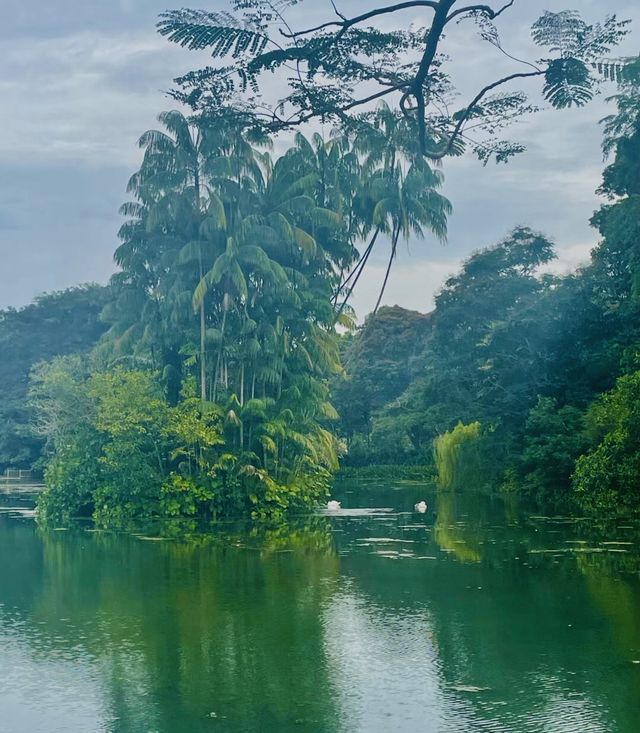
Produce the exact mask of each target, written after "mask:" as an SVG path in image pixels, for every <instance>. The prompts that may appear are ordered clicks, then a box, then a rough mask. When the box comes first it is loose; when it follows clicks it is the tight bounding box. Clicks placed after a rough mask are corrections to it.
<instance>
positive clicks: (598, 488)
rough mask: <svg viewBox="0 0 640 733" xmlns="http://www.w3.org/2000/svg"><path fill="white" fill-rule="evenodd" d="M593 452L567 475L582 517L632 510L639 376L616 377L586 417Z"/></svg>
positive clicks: (636, 488)
mask: <svg viewBox="0 0 640 733" xmlns="http://www.w3.org/2000/svg"><path fill="white" fill-rule="evenodd" d="M587 432H588V434H589V435H590V437H591V439H592V440H593V442H594V443H595V447H594V448H593V449H592V450H591V451H589V452H588V453H586V454H585V455H583V456H581V457H580V458H579V459H578V461H577V463H576V470H575V473H574V475H573V488H574V491H575V492H576V495H577V498H578V501H579V502H580V504H581V505H582V506H583V507H584V508H585V509H587V510H588V511H598V512H600V511H606V512H626V511H633V512H636V511H637V510H638V499H639V498H640V371H638V372H635V373H634V374H630V375H627V376H624V377H620V379H618V382H617V384H616V387H615V389H613V390H611V391H610V392H607V393H606V394H604V395H602V396H601V397H599V398H598V399H597V400H596V401H595V402H594V403H593V405H592V406H591V408H590V409H589V412H588V414H587Z"/></svg>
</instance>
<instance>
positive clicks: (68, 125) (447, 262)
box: [0, 0, 640, 314]
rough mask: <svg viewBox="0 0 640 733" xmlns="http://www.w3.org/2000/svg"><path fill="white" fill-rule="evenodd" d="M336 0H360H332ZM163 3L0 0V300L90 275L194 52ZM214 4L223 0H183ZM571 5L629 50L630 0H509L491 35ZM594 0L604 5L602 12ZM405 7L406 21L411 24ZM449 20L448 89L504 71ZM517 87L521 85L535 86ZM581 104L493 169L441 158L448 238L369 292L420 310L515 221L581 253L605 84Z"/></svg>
mask: <svg viewBox="0 0 640 733" xmlns="http://www.w3.org/2000/svg"><path fill="white" fill-rule="evenodd" d="M325 4H326V6H327V7H328V8H329V9H330V3H329V0H326V3H325V0H306V1H305V2H304V3H302V4H301V6H299V10H298V11H297V12H298V13H303V14H304V17H305V19H309V18H310V16H312V15H317V14H318V13H319V12H320V11H321V10H323V9H324V6H325ZM337 4H338V6H339V7H340V8H341V9H342V10H343V11H344V12H352V11H353V10H358V9H359V8H362V7H368V6H370V4H371V3H369V2H366V1H365V0H342V1H341V2H338V3H337ZM181 5H190V3H189V2H187V0H180V2H179V3H175V4H172V3H171V2H170V0H109V1H108V2H105V1H104V0H26V1H25V0H0V10H1V11H2V12H1V14H0V19H1V21H2V22H1V23H0V99H2V104H1V105H0V262H1V263H2V264H1V265H0V308H2V307H6V306H9V305H13V306H20V305H24V304H25V303H27V302H29V301H30V300H31V299H32V298H33V296H34V295H36V294H38V293H40V292H43V291H51V290H56V289H60V288H64V287H68V286H70V285H74V284H77V283H80V282H89V281H95V282H106V281H107V279H108V277H109V275H110V274H111V273H112V272H113V264H112V253H113V250H114V249H115V247H116V245H117V239H116V232H117V230H118V227H119V225H120V218H119V215H118V207H119V205H120V204H121V203H122V202H123V201H124V200H125V199H126V193H125V186H126V182H127V180H128V178H129V176H130V174H131V173H132V172H133V171H134V170H135V168H136V166H137V164H138V163H139V160H140V153H139V151H138V149H137V147H136V140H137V138H138V136H139V135H140V133H141V132H142V131H144V130H146V129H148V128H150V127H153V126H155V118H156V115H157V113H158V112H160V111H161V110H163V109H167V108H170V107H172V106H174V105H173V103H172V102H171V101H170V100H168V99H167V98H166V96H165V93H164V91H165V90H166V89H168V88H169V87H170V86H171V79H172V78H173V77H175V76H177V75H179V74H180V73H183V72H185V71H187V70H190V69H192V68H195V67H197V66H199V65H202V64H204V63H206V58H203V57H202V56H199V57H198V56H196V55H194V54H192V53H190V52H187V51H184V50H182V49H180V48H177V47H175V46H173V45H172V44H169V43H167V42H166V41H165V40H163V39H162V38H160V37H159V36H158V35H156V33H155V31H154V25H155V21H156V17H157V15H158V13H159V12H161V11H163V10H165V9H167V8H173V7H179V6H181ZM191 5H192V6H194V7H204V8H206V9H209V10H212V9H216V10H222V9H225V8H227V7H228V5H227V2H226V0H209V2H206V0H204V1H203V0H196V2H194V3H192V4H191ZM568 7H569V8H571V9H577V10H579V11H581V12H582V14H583V16H584V17H585V19H587V20H588V21H596V20H598V19H602V15H603V12H609V13H612V12H615V13H617V14H618V16H619V17H623V18H631V19H633V20H634V21H635V23H634V26H633V30H632V33H631V35H630V37H629V38H628V39H627V40H626V41H625V44H624V46H623V48H622V49H621V51H620V53H623V54H626V55H631V54H635V53H638V51H640V11H639V9H638V7H637V2H636V0H608V1H607V2H606V3H603V2H602V1H601V0H516V2H515V5H514V8H513V9H512V10H511V11H510V12H509V13H507V14H505V15H503V16H502V22H501V25H500V27H501V30H502V35H503V40H504V41H505V46H506V48H507V49H508V50H509V51H510V52H511V53H513V54H515V55H525V56H528V57H529V58H535V56H536V55H537V54H536V51H535V49H532V47H531V43H530V40H529V28H530V25H531V22H532V21H533V20H535V18H536V17H538V15H540V13H541V12H542V11H544V10H547V9H548V10H552V11H558V10H562V9H566V8H568ZM603 7H604V8H605V10H603ZM427 17H428V16H424V17H421V15H420V14H419V13H416V14H415V15H414V16H411V17H408V20H409V21H414V22H416V23H421V21H422V23H424V22H425V21H426V19H427ZM472 34H473V27H472V26H470V25H469V26H467V27H463V26H457V27H455V28H454V29H453V30H452V31H451V32H450V34H449V37H448V38H447V46H446V50H447V51H448V52H449V53H450V55H451V56H452V58H453V59H454V68H453V71H454V76H455V78H456V80H457V81H458V83H459V85H460V88H461V89H462V90H463V91H472V90H473V88H474V84H475V83H476V81H477V82H482V81H483V80H484V81H485V82H486V81H487V80H491V79H492V78H493V77H495V76H497V75H501V73H502V72H503V71H505V70H506V72H507V73H508V72H509V71H511V70H512V69H513V67H512V66H509V65H508V64H507V65H506V66H505V59H504V58H502V57H500V56H499V55H498V54H497V52H495V51H494V50H492V49H490V48H484V47H482V46H481V45H480V44H478V43H476V42H475V41H474V40H473V37H472ZM533 84H535V82H533V83H532V86H531V87H530V88H529V90H527V91H531V92H532V93H535V87H534V86H533ZM612 91H613V90H612V89H607V88H605V89H603V93H602V95H601V96H600V97H599V98H598V99H596V101H595V102H593V103H592V104H591V105H590V106H589V107H587V108H586V109H582V110H577V111H576V110H568V111H565V112H555V111H545V112H542V113H540V114H538V115H536V116H535V117H533V118H530V119H528V120H527V121H524V122H522V123H521V124H519V125H518V126H517V127H516V128H515V129H514V130H512V131H511V132H510V136H511V137H514V138H517V139H518V140H519V141H521V142H524V143H525V144H526V145H527V148H528V150H527V152H526V153H525V154H523V155H521V156H519V157H518V158H516V159H515V160H513V161H512V162H511V163H509V164H508V165H507V166H494V165H491V166H488V167H486V168H483V167H481V166H480V165H479V164H478V163H477V162H475V161H474V160H472V159H466V158H465V159H459V160H455V161H447V162H446V164H445V167H444V173H445V177H446V185H445V193H446V194H447V195H448V196H449V198H450V199H451V200H452V202H453V205H454V209H455V213H454V215H453V217H452V218H451V221H450V226H449V238H448V242H447V244H446V245H444V246H442V245H440V244H438V243H436V242H435V241H431V240H430V239H426V240H425V241H415V242H411V243H410V244H409V246H408V247H405V248H404V249H403V251H402V252H401V255H400V257H399V260H398V263H397V265H396V267H395V270H394V271H393V274H392V277H391V280H390V283H389V287H388V290H387V295H386V297H385V301H386V302H387V303H390V304H391V303H398V304H400V305H403V306H405V307H408V308H415V309H417V310H423V311H424V310H428V309H429V308H430V307H431V305H432V299H433V294H434V292H435V291H437V289H438V287H439V286H440V285H441V284H442V282H443V281H444V279H445V278H446V277H447V275H449V274H451V273H452V272H454V271H455V270H456V268H457V266H458V264H459V263H460V261H461V259H463V258H464V257H465V256H467V255H468V254H469V253H470V252H471V251H473V250H474V249H477V248H478V247H481V246H484V245H487V244H490V243H492V242H495V241H497V240H498V239H500V238H501V237H503V236H504V235H505V234H506V232H507V231H508V230H509V229H510V228H512V227H513V226H515V225H517V224H528V225H530V226H532V227H534V228H536V229H540V230H543V231H544V232H546V233H547V234H548V235H549V236H551V237H552V238H553V239H554V240H555V241H556V242H557V246H558V254H559V259H558V262H557V263H556V264H555V265H554V267H555V268H556V270H558V271H565V270H568V269H569V268H571V267H574V266H575V265H576V264H578V263H579V262H581V261H584V259H585V258H587V257H588V253H589V249H590V248H591V247H592V246H593V244H594V243H595V239H596V238H595V233H594V232H593V231H592V230H591V229H590V227H589V225H588V219H589V217H590V215H591V213H592V212H593V210H594V209H595V208H596V207H597V206H598V198H597V197H596V195H595V193H594V190H595V189H596V187H597V186H598V182H599V177H600V172H601V170H602V166H603V162H602V155H601V152H600V131H599V128H598V124H597V123H598V120H599V119H600V118H602V117H603V116H604V115H605V114H607V111H608V107H607V105H606V103H605V100H604V98H605V96H606V95H607V94H608V93H612ZM379 257H380V259H379V260H378V261H375V262H373V263H372V266H371V267H370V269H369V271H368V273H367V278H366V281H365V282H364V283H363V284H362V287H361V288H360V290H359V292H358V293H357V298H356V301H355V304H356V307H357V310H358V312H359V313H360V314H364V313H366V311H367V310H368V309H370V308H371V307H372V305H373V303H374V302H375V298H376V295H377V291H378V289H379V286H380V282H381V280H382V277H383V271H384V262H383V256H382V253H381V254H380V255H379Z"/></svg>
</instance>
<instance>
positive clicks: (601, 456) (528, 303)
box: [336, 61, 640, 511]
mask: <svg viewBox="0 0 640 733" xmlns="http://www.w3.org/2000/svg"><path fill="white" fill-rule="evenodd" d="M639 92H640V62H638V61H636V62H634V63H631V64H629V65H628V66H627V67H626V68H625V73H624V76H623V81H622V83H621V90H620V94H619V95H618V96H617V97H616V101H617V105H618V114H616V115H613V116H611V117H610V118H608V119H607V121H606V137H605V149H606V150H608V151H610V152H613V153H614V159H613V161H612V163H611V164H610V165H609V166H608V167H607V168H606V170H605V172H604V178H603V184H602V188H601V191H602V192H603V193H604V194H605V195H607V196H608V197H609V198H610V203H607V204H606V205H604V206H602V207H601V208H600V210H599V211H598V212H597V213H596V214H595V215H594V217H593V220H592V223H593V225H594V226H595V227H596V228H597V229H598V231H599V233H600V235H601V240H600V242H599V244H598V245H597V246H596V247H595V249H594V250H593V251H592V255H591V260H590V262H589V263H588V264H587V265H585V266H584V267H582V268H581V269H579V270H578V271H577V272H576V273H574V274H572V275H569V276H565V277H555V276H552V275H549V274H540V268H541V267H543V266H544V265H546V264H547V263H548V262H550V261H551V260H552V259H553V257H554V256H555V254H554V246H553V244H552V243H551V242H550V241H549V240H547V239H546V238H545V237H544V236H543V235H541V234H538V233H535V232H533V231H531V230H529V229H526V228H519V229H516V230H515V231H514V232H512V233H511V234H510V235H509V236H508V237H507V238H506V239H504V240H503V241H502V242H500V243H498V244H497V245H494V246H492V247H488V248H486V249H484V250H480V251H478V252H476V253H474V254H473V255H472V256H471V257H470V258H469V259H468V260H467V261H466V262H465V263H464V265H463V267H462V270H461V271H460V273H458V274H457V275H456V276H454V277H452V278H450V279H449V280H448V281H447V282H446V283H445V285H444V287H443V288H442V290H441V291H440V293H439V294H438V295H437V297H436V308H435V310H434V311H433V312H432V313H431V314H429V316H428V317H423V319H424V322H425V323H426V324H428V328H427V331H426V334H423V335H417V334H416V338H417V343H415V344H413V345H412V350H411V358H410V361H409V359H408V356H409V355H408V354H407V355H406V356H407V361H406V362H405V363H406V364H409V363H410V364H411V381H410V384H409V385H408V386H407V387H406V388H405V387H404V380H403V378H401V377H399V379H398V380H397V382H394V381H392V382H391V384H395V385H397V386H398V388H400V387H402V388H403V391H402V393H401V394H399V395H398V394H389V395H388V399H387V400H386V403H385V404H381V403H380V402H377V403H375V404H374V405H373V406H372V407H371V408H369V412H367V413H365V412H364V411H363V410H361V414H362V415H366V420H365V419H364V418H361V419H360V421H359V422H354V419H353V416H352V413H351V412H350V409H349V406H348V404H347V403H348V401H349V400H348V396H347V395H348V393H346V392H345V393H342V392H341V391H340V390H337V391H336V396H337V397H338V399H337V401H336V404H337V408H338V411H339V412H340V413H341V414H342V413H344V415H345V418H343V424H342V431H343V433H344V434H345V435H346V436H348V437H349V439H350V442H351V444H353V445H357V446H358V450H357V451H355V453H354V455H353V456H347V457H346V461H347V462H349V461H351V462H352V463H353V464H354V465H357V464H360V463H363V462H364V463H366V462H369V463H375V462H383V463H388V462H389V455H388V454H387V453H386V449H387V445H388V444H389V440H390V437H389V436H393V438H392V440H393V444H394V445H396V446H400V445H406V446H410V450H409V451H407V450H405V451H404V452H403V451H402V450H396V451H394V452H393V453H395V456H396V458H397V460H398V461H399V462H405V461H407V459H408V456H410V457H411V460H412V461H413V462H415V463H430V462H433V461H434V460H435V464H436V465H437V467H438V468H439V469H440V475H441V479H443V481H442V482H443V483H444V484H448V485H453V484H455V483H458V484H461V483H467V484H474V485H476V486H477V485H482V484H488V485H492V486H502V488H503V489H505V490H513V491H523V492H526V493H529V494H532V495H534V496H537V497H539V498H552V499H556V500H561V501H564V502H574V501H576V500H577V501H578V502H579V503H580V505H582V506H583V507H585V508H588V509H590V510H605V511H613V510H628V509H630V508H631V509H637V507H638V499H639V498H640V497H639V493H638V492H639V489H640V479H639V476H640V464H639V463H638V461H639V460H640V458H639V456H640V453H639V450H640V448H639V446H638V434H639V432H638V425H637V424H636V423H637V414H636V413H637V410H638V408H637V403H638V399H639V394H638V383H639V382H638V380H639V378H640V372H639V371H637V370H638V369H639V368H640V350H639V344H640V300H639V295H640V290H639V285H638V283H639V282H640V269H639V268H640V249H639V247H640V178H639V177H638V170H639V169H640V166H639V163H640V103H639V102H638V100H639V99H640V93H639ZM394 316H395V318H396V319H397V320H400V321H402V322H403V327H402V328H403V329H404V330H405V332H408V331H409V330H410V329H411V328H412V324H413V323H414V322H415V321H416V317H417V316H416V314H414V313H410V312H406V311H405V312H404V313H402V312H401V311H400V310H396V311H395V313H394ZM386 318H387V313H386V311H380V312H379V313H378V314H377V315H375V316H372V317H371V318H370V319H369V320H368V321H367V323H366V324H365V326H364V327H363V329H361V330H360V331H359V332H358V333H357V334H356V335H355V336H352V337H349V343H348V345H347V346H346V352H347V353H349V354H352V355H353V358H351V359H350V360H349V361H347V369H348V372H349V373H348V377H347V379H348V382H347V384H348V385H349V386H350V393H352V394H354V395H358V394H359V389H360V386H359V385H360V384H362V385H364V387H365V390H363V391H367V386H368V385H369V380H370V374H371V373H372V370H373V369H374V367H372V364H373V363H377V364H379V365H384V364H385V363H386V362H387V360H388V359H390V355H391V354H395V353H396V352H395V347H394V344H393V343H391V342H389V344H387V343H385V342H384V341H380V342H378V343H377V344H376V347H375V349H373V350H371V348H369V347H368V344H370V343H371V340H370V335H369V334H371V333H372V332H375V331H376V329H378V328H380V329H381V330H382V329H384V322H385V319H386ZM378 319H379V320H380V326H378V325H376V320H378ZM402 328H399V329H398V333H401V332H402ZM397 353H401V352H397ZM398 374H401V371H399V372H398ZM373 395H375V392H374V393H373ZM459 423H460V425H459ZM478 423H479V425H480V426H481V433H482V435H481V438H480V439H479V441H478V442H477V444H476V445H475V447H474V451H475V456H474V458H473V462H474V463H475V469H474V470H473V471H470V472H467V471H466V470H465V473H466V478H465V479H464V480H461V477H460V471H458V476H454V474H455V473H456V470H455V466H456V461H457V459H456V451H457V448H456V449H455V450H451V451H449V450H448V446H449V445H450V444H451V445H453V443H455V440H454V438H455V437H456V436H457V435H459V436H462V431H463V430H466V429H467V428H468V427H470V426H472V425H475V424H478ZM456 426H458V427H456ZM434 440H435V441H436V453H435V458H434V453H433V445H434ZM443 447H446V448H447V450H446V451H445V452H444V454H443V450H442V449H443ZM380 456H384V459H383V460H382V461H381V460H380ZM459 464H460V465H462V464H464V466H465V468H468V467H469V465H468V462H465V461H459Z"/></svg>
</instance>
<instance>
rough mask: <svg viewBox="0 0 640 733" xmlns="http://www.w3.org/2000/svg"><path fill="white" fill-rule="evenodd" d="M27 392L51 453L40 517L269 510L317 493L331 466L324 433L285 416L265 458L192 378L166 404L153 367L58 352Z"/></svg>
mask: <svg viewBox="0 0 640 733" xmlns="http://www.w3.org/2000/svg"><path fill="white" fill-rule="evenodd" d="M32 403H33V407H34V410H35V412H36V414H37V415H38V417H39V431H40V434H41V435H42V436H43V437H45V438H46V440H47V446H48V450H49V453H50V460H49V464H48V468H47V470H46V483H47V490H46V491H45V492H44V493H43V494H42V495H41V498H40V502H39V513H40V517H41V518H42V519H43V520H45V521H50V522H61V521H62V522H64V521H68V519H69V518H70V517H73V516H90V515H92V516H93V517H94V519H95V520H96V521H97V522H98V523H99V524H102V525H109V526H114V525H116V526H118V525H123V524H126V523H127V522H129V521H130V520H132V519H136V518H143V517H144V518H148V517H153V516H172V517H175V516H195V515H210V516H215V515H219V514H240V513H251V514H252V515H253V516H256V517H265V518H266V517H273V516H278V515H281V514H283V513H284V512H286V511H287V510H289V509H291V508H294V507H297V506H302V505H306V506H308V505H309V504H311V503H313V502H316V501H318V500H319V499H320V498H323V497H324V496H325V495H326V493H327V490H328V482H329V478H330V476H331V472H332V470H334V469H335V464H334V462H332V456H331V455H330V454H331V451H332V449H333V438H332V436H331V435H330V434H329V433H326V431H324V432H323V431H318V430H316V431H315V432H311V433H309V434H303V433H298V432H296V433H293V434H288V433H287V431H286V427H287V426H286V424H284V423H283V424H282V425H281V426H280V427H281V431H280V433H279V434H276V438H277V441H278V442H277V443H276V442H275V441H274V442H273V446H274V448H275V450H276V453H277V456H276V459H275V461H274V460H273V459H270V458H269V450H268V449H269V447H270V445H267V446H266V448H265V452H264V456H263V458H262V459H261V458H260V457H258V456H257V455H255V454H254V453H250V452H247V451H244V452H239V451H237V450H236V451H234V450H233V443H234V439H235V437H236V434H237V424H236V423H237V421H238V418H237V417H236V420H234V421H232V420H231V419H230V418H229V414H230V413H231V410H229V411H228V413H227V415H226V416H225V414H224V411H223V410H222V409H221V407H220V406H218V405H213V404H211V403H203V402H202V401H201V400H200V399H199V398H198V397H197V396H196V387H195V382H194V380H193V379H188V380H187V381H186V382H185V384H184V386H183V389H182V393H181V396H180V400H179V402H178V403H177V404H176V405H170V404H169V403H168V401H167V399H166V398H165V396H164V394H163V390H162V387H161V383H160V380H159V378H158V377H157V376H156V375H155V374H154V373H152V372H145V371H127V370H124V369H122V368H118V369H115V370H114V371H110V372H96V373H93V374H91V375H90V376H89V375H88V374H87V371H86V368H85V366H84V364H83V362H82V361H81V360H80V359H78V358H73V359H57V360H55V361H54V362H52V363H51V364H48V365H40V366H39V367H38V370H37V371H36V372H34V375H33V386H32ZM247 404H248V403H247ZM240 414H242V413H240ZM247 414H248V413H247V411H245V417H246V415H247ZM252 414H253V419H252V421H250V420H249V419H248V418H247V424H248V425H249V426H250V428H251V429H253V430H255V431H258V430H264V431H265V434H266V431H267V430H268V428H269V425H270V423H269V422H268V415H267V414H266V413H265V414H264V415H262V418H263V419H262V421H261V422H260V421H257V419H256V413H255V410H254V412H253V413H252ZM234 416H235V413H234ZM225 418H226V419H225ZM287 439H288V440H289V443H287ZM294 449H296V452H295V453H294ZM288 458H292V459H293V460H287V459H288ZM263 461H265V464H263Z"/></svg>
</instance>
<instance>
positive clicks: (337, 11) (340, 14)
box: [331, 0, 347, 20]
mask: <svg viewBox="0 0 640 733" xmlns="http://www.w3.org/2000/svg"><path fill="white" fill-rule="evenodd" d="M331 5H332V6H333V10H334V12H335V14H336V15H337V16H338V18H342V20H346V19H347V17H346V16H345V15H343V14H342V13H341V12H340V11H339V10H338V8H337V7H336V3H335V0H331Z"/></svg>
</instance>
